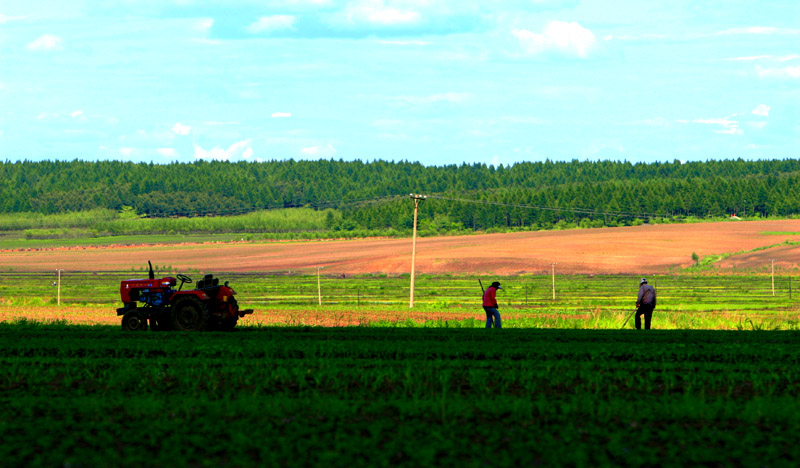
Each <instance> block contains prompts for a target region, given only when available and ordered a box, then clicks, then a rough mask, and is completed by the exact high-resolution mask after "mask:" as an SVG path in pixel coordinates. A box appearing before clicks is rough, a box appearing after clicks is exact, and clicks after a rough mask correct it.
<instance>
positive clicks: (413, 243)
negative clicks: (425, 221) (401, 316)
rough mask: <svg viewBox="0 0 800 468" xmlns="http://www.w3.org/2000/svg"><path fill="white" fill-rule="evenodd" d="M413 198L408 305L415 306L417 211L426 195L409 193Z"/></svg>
mask: <svg viewBox="0 0 800 468" xmlns="http://www.w3.org/2000/svg"><path fill="white" fill-rule="evenodd" d="M409 196H410V197H411V199H412V200H414V234H413V236H412V241H411V296H410V298H409V300H408V307H409V308H412V307H414V267H415V263H416V260H417V211H419V202H421V201H422V200H425V199H426V198H428V197H426V196H425V195H419V194H416V195H415V194H413V193H411V194H409Z"/></svg>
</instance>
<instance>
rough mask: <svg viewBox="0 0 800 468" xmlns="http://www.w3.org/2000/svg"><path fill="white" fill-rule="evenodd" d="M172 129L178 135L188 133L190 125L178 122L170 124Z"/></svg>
mask: <svg viewBox="0 0 800 468" xmlns="http://www.w3.org/2000/svg"><path fill="white" fill-rule="evenodd" d="M172 131H173V132H175V133H176V134H178V135H188V134H189V132H191V131H192V127H190V126H188V125H183V124H182V123H180V122H178V123H176V124H175V125H173V126H172Z"/></svg>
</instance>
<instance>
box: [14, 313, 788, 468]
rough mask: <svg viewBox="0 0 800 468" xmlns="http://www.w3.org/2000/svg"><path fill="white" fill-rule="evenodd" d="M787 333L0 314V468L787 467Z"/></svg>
mask: <svg viewBox="0 0 800 468" xmlns="http://www.w3.org/2000/svg"><path fill="white" fill-rule="evenodd" d="M798 336H799V335H798V334H797V333H796V332H792V331H748V332H739V331H696V330H668V331H665V330H651V331H650V332H648V333H645V332H635V331H630V330H622V331H620V330H616V331H612V330H563V329H561V330H536V329H509V330H476V329H455V330H454V329H444V328H433V329H413V328H412V329H408V328H370V327H347V328H313V327H288V328H287V327H280V328H277V327H268V328H243V329H239V330H237V331H234V332H232V333H227V334H225V333H202V334H198V333H193V334H192V333H167V332H164V333H158V332H146V333H124V332H123V331H122V330H120V329H119V328H118V327H78V326H66V325H61V324H57V323H51V324H46V325H43V324H35V323H30V322H28V323H25V322H22V323H4V324H0V363H1V365H2V369H3V372H2V374H0V375H2V378H0V387H2V395H3V405H2V406H0V437H2V440H3V444H1V445H0V465H2V466H27V467H52V466H109V465H113V466H131V467H142V466H214V467H216V466H236V467H245V466H298V467H300V466H343V467H355V466H387V467H388V466H415V467H416V466H434V465H436V466H458V467H465V466H466V467H471V466H475V467H485V466H489V467H491V466H538V465H547V466H620V465H625V466H797V463H798V462H800V435H799V434H800V417H799V416H798V414H800V412H799V411H800V405H799V404H798V401H800V400H798V394H799V393H800V386H799V384H798V382H800V379H798V375H797V374H798V368H797V362H798V361H799V360H800V340H798Z"/></svg>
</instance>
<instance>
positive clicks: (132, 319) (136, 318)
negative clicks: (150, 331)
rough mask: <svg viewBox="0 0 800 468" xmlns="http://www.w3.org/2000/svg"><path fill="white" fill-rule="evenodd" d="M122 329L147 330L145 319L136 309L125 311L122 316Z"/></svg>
mask: <svg viewBox="0 0 800 468" xmlns="http://www.w3.org/2000/svg"><path fill="white" fill-rule="evenodd" d="M122 329H123V330H125V331H143V330H147V319H146V318H144V315H142V313H141V312H139V311H138V310H132V311H130V312H126V313H125V315H123V316H122Z"/></svg>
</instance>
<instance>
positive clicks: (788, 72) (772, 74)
mask: <svg viewBox="0 0 800 468" xmlns="http://www.w3.org/2000/svg"><path fill="white" fill-rule="evenodd" d="M756 73H757V74H758V76H760V77H762V78H800V66H797V67H783V68H762V67H756Z"/></svg>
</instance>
